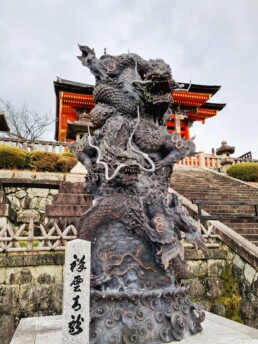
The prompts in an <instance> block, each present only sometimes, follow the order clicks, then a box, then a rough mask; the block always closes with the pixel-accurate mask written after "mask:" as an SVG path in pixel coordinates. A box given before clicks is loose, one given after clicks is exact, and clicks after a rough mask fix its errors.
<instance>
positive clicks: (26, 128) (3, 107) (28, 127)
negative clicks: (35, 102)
mask: <svg viewBox="0 0 258 344" xmlns="http://www.w3.org/2000/svg"><path fill="white" fill-rule="evenodd" d="M0 111H4V112H5V116H6V120H7V123H8V126H9V128H10V131H9V132H7V133H5V134H6V135H8V136H9V137H15V138H20V139H28V140H31V141H35V140H37V139H39V138H40V137H41V136H42V135H43V134H44V133H45V132H46V131H47V127H48V126H50V124H52V123H53V122H54V119H53V115H52V114H51V113H45V114H43V115H41V114H39V113H38V112H35V111H30V110H29V108H28V105H27V104H26V103H24V104H23V106H22V107H21V108H20V109H16V107H15V106H14V104H13V103H12V102H10V101H8V100H4V99H1V98H0Z"/></svg>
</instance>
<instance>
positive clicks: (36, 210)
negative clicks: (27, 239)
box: [0, 170, 84, 224]
mask: <svg viewBox="0 0 258 344" xmlns="http://www.w3.org/2000/svg"><path fill="white" fill-rule="evenodd" d="M2 178H3V179H10V181H11V180H13V181H14V183H13V186H12V187H5V193H6V195H7V197H8V198H9V200H10V201H11V203H12V208H13V209H14V210H15V211H16V212H17V215H18V216H17V222H18V223H19V224H22V223H29V220H30V218H32V219H33V220H34V222H35V223H39V222H41V223H43V221H44V218H45V208H46V205H48V204H52V202H53V197H54V195H56V194H57V193H58V190H57V189H56V187H55V188H52V189H51V188H50V187H48V188H46V189H44V188H38V187H37V185H36V184H35V183H34V184H35V185H33V182H34V181H37V182H38V181H40V180H48V181H58V182H64V181H66V182H83V181H84V176H83V175H76V174H75V175H73V174H64V173H48V172H35V171H34V172H33V171H9V170H0V182H1V179H2ZM17 180H26V181H29V182H30V183H31V187H26V188H25V187H16V186H15V181H17Z"/></svg>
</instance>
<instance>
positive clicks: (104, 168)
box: [77, 46, 207, 344]
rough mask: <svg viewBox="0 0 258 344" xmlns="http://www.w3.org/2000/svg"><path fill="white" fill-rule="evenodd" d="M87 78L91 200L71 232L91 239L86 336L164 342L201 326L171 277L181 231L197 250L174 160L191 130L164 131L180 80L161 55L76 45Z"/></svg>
mask: <svg viewBox="0 0 258 344" xmlns="http://www.w3.org/2000/svg"><path fill="white" fill-rule="evenodd" d="M79 48H80V50H81V53H82V55H81V56H78V58H79V60H80V61H81V62H82V64H83V65H84V66H86V67H88V68H89V69H90V71H91V73H92V74H93V75H94V76H95V78H96V86H95V88H94V92H93V96H94V101H95V104H96V106H95V108H94V109H93V110H92V111H91V121H92V123H93V124H94V127H95V131H94V132H93V133H91V132H90V130H89V132H88V134H86V135H85V136H84V137H83V138H82V139H81V142H79V143H78V145H77V157H78V159H79V160H80V161H81V162H82V163H83V164H84V165H85V166H86V168H87V170H88V174H87V176H86V189H87V192H91V193H93V194H94V204H93V206H92V207H91V208H90V209H89V210H88V211H87V212H86V213H85V214H84V215H83V216H82V217H81V219H80V222H79V229H78V233H79V234H78V235H79V238H81V239H85V240H89V241H91V242H92V266H91V275H92V277H91V323H90V328H91V332H90V343H91V344H93V343H99V344H104V343H105V344H106V343H116V344H122V343H126V344H127V343H148V344H151V343H152V344H158V343H163V342H165V343H168V342H171V341H173V340H180V339H181V338H184V337H185V336H187V335H191V334H195V333H197V332H200V331H201V322H202V321H203V320H204V312H203V311H202V310H200V309H199V308H198V306H197V305H195V304H193V303H192V302H191V301H190V297H189V290H188V288H187V287H184V286H182V285H181V284H180V280H181V279H182V278H183V277H185V276H186V264H185V261H184V251H183V245H182V243H181V234H180V233H181V231H182V232H184V233H185V237H186V239H187V240H188V241H189V242H191V243H193V244H194V245H195V247H196V248H197V249H201V250H203V251H204V252H206V250H207V249H206V246H205V244H204V241H203V238H202V236H201V234H200V233H199V232H198V230H197V228H196V227H195V225H194V224H193V222H192V220H191V218H190V217H189V215H188V213H187V211H186V209H184V208H183V207H182V206H181V204H179V201H178V199H177V197H176V196H175V195H173V194H167V189H168V186H169V180H170V177H171V174H172V172H173V165H174V164H175V163H177V162H178V161H180V160H181V159H183V158H185V157H187V156H193V155H194V154H195V144H194V141H193V139H190V140H188V141H187V140H185V139H183V138H181V137H180V136H179V135H178V134H177V133H173V134H172V135H171V134H170V133H169V132H168V131H167V129H166V126H165V123H166V121H167V120H168V118H169V116H170V115H171V111H172V109H173V98H172V91H173V89H175V88H180V87H183V85H179V84H178V83H177V82H176V81H175V80H174V79H173V78H172V74H171V70H170V67H169V65H168V64H166V63H165V62H164V61H163V60H161V59H157V60H150V61H146V60H144V59H142V58H141V57H140V56H138V55H137V54H132V53H128V54H122V55H119V56H111V55H108V54H105V55H103V56H102V57H100V58H99V59H98V58H97V57H96V55H95V52H94V50H93V49H90V48H89V47H87V46H79Z"/></svg>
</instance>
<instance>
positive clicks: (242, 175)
mask: <svg viewBox="0 0 258 344" xmlns="http://www.w3.org/2000/svg"><path fill="white" fill-rule="evenodd" d="M227 174H228V175H229V176H231V177H234V178H237V179H240V180H243V181H245V182H258V163H255V162H243V163H239V164H235V165H232V166H231V167H230V168H229V169H228V170H227Z"/></svg>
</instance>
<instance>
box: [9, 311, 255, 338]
mask: <svg viewBox="0 0 258 344" xmlns="http://www.w3.org/2000/svg"><path fill="white" fill-rule="evenodd" d="M205 315H206V319H205V321H204V322H203V332H201V333H198V334H196V335H195V336H191V337H188V338H185V339H182V340H181V341H180V342H179V343H180V344H211V343H212V344H232V343H234V344H243V343H244V344H256V343H258V330H256V329H254V328H251V327H248V326H245V325H242V324H239V323H237V322H235V321H232V320H229V319H225V318H222V317H220V316H218V315H215V314H212V313H209V312H205ZM61 329H62V317H61V316H50V317H35V318H27V319H22V320H21V321H20V324H19V326H18V328H17V330H16V332H15V334H14V336H13V339H12V341H11V343H10V344H24V343H25V341H24V339H26V344H45V343H49V344H53V343H55V344H62V336H61V334H62V331H61ZM174 343H175V342H174Z"/></svg>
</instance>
